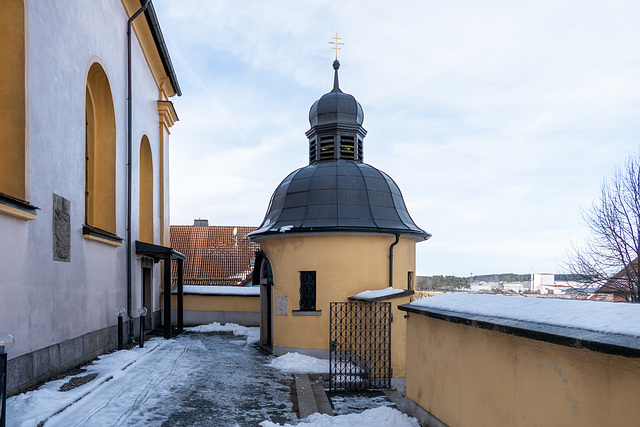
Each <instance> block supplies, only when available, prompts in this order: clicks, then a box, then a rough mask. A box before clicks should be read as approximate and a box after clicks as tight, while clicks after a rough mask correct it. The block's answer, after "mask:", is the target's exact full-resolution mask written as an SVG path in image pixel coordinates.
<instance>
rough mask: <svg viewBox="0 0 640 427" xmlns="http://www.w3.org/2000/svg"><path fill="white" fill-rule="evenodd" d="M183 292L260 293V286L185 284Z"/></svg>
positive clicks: (207, 293) (200, 293) (199, 293)
mask: <svg viewBox="0 0 640 427" xmlns="http://www.w3.org/2000/svg"><path fill="white" fill-rule="evenodd" d="M183 289H184V293H185V294H198V295H260V286H251V287H249V286H203V285H185V286H184V288H183Z"/></svg>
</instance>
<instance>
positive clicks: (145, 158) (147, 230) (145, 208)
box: [139, 135, 153, 243]
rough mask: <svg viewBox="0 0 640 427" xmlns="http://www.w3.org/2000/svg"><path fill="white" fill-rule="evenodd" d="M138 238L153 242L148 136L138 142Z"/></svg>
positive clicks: (151, 186) (150, 165)
mask: <svg viewBox="0 0 640 427" xmlns="http://www.w3.org/2000/svg"><path fill="white" fill-rule="evenodd" d="M139 227H140V240H141V241H143V242H148V243H153V158H152V156H151V146H150V145H149V138H147V136H146V135H145V136H143V137H142V141H141V142H140V224H139Z"/></svg>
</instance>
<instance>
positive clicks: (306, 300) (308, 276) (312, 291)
mask: <svg viewBox="0 0 640 427" xmlns="http://www.w3.org/2000/svg"><path fill="white" fill-rule="evenodd" d="M315 309H316V272H315V271H301V272H300V310H303V311H314V310H315Z"/></svg>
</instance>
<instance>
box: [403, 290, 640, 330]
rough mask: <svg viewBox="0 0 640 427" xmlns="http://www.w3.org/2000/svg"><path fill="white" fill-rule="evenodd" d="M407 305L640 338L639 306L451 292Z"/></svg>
mask: <svg viewBox="0 0 640 427" xmlns="http://www.w3.org/2000/svg"><path fill="white" fill-rule="evenodd" d="M411 305H412V306H416V307H426V308H434V309H438V310H447V311H453V312H459V313H466V314H475V315H482V316H489V317H496V318H501V319H509V320H520V321H528V322H536V323H543V324H547V325H554V326H565V327H570V328H580V329H586V330H590V331H596V332H605V333H611V334H623V335H631V336H634V337H640V304H629V303H622V302H605V301H585V300H568V299H555V298H534V297H523V296H507V295H482V294H467V293H455V294H445V295H437V296H433V297H430V298H424V299H420V300H417V301H414V302H412V303H411Z"/></svg>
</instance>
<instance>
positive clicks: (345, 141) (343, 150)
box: [340, 136, 355, 160]
mask: <svg viewBox="0 0 640 427" xmlns="http://www.w3.org/2000/svg"><path fill="white" fill-rule="evenodd" d="M353 140H354V138H353V137H352V136H341V137H340V158H341V159H346V160H355V151H354V143H353Z"/></svg>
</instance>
